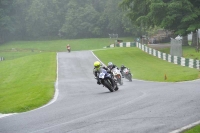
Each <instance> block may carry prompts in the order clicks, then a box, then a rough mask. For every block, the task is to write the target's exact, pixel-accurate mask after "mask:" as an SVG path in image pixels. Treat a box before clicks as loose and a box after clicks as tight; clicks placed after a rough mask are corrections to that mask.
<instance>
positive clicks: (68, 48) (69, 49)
mask: <svg viewBox="0 0 200 133" xmlns="http://www.w3.org/2000/svg"><path fill="white" fill-rule="evenodd" d="M67 51H68V52H70V51H71V47H70V45H69V44H67Z"/></svg>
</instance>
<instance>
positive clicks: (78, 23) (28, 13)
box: [0, 0, 135, 42]
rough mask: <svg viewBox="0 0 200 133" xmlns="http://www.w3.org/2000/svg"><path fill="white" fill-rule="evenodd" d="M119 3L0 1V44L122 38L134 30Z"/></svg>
mask: <svg viewBox="0 0 200 133" xmlns="http://www.w3.org/2000/svg"><path fill="white" fill-rule="evenodd" d="M119 2H121V0H0V42H4V41H5V40H11V39H18V40H25V39H26V40H27V39H44V38H47V37H51V38H52V37H62V38H88V37H109V35H108V34H112V33H114V34H119V36H125V35H130V34H133V31H135V30H134V28H133V26H132V25H131V24H130V23H129V21H128V20H127V18H126V17H125V12H122V11H121V9H120V8H119V6H118V4H119Z"/></svg>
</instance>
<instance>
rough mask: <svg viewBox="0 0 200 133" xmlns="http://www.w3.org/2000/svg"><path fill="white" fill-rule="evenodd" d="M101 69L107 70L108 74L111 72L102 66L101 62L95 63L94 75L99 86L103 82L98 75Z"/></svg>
mask: <svg viewBox="0 0 200 133" xmlns="http://www.w3.org/2000/svg"><path fill="white" fill-rule="evenodd" d="M101 69H105V70H106V71H107V72H109V69H108V68H107V67H106V66H102V65H101V63H100V62H99V61H95V62H94V69H93V74H94V76H95V78H96V79H97V84H99V85H100V84H101V82H100V81H99V77H98V73H100V70H101Z"/></svg>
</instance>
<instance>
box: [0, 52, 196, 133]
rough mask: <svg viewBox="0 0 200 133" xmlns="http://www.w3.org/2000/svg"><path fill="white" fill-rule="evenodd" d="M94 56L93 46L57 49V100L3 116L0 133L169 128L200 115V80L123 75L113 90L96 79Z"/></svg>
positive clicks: (140, 132)
mask: <svg viewBox="0 0 200 133" xmlns="http://www.w3.org/2000/svg"><path fill="white" fill-rule="evenodd" d="M96 60H97V58H96V57H95V56H94V55H93V54H92V52H91V51H72V52H71V53H67V52H60V53H58V90H59V94H58V97H57V100H56V101H55V102H53V103H52V104H50V105H48V106H45V107H43V108H39V109H36V110H33V111H29V112H25V113H19V114H15V115H10V116H7V117H3V118H1V119H0V133H169V132H171V131H174V130H176V129H179V128H181V127H184V126H186V125H189V124H191V123H194V122H196V121H199V120H200V87H199V84H200V80H195V81H188V82H179V83H165V82H148V81H141V80H134V79H133V82H129V81H128V80H126V79H124V84H123V85H122V86H119V91H116V92H112V93H111V92H109V90H108V89H106V88H104V87H103V86H101V85H97V84H96V80H95V79H94V76H93V73H92V70H93V63H94V61H96ZM132 73H133V74H134V71H133V70H132Z"/></svg>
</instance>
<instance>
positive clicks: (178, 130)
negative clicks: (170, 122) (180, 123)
mask: <svg viewBox="0 0 200 133" xmlns="http://www.w3.org/2000/svg"><path fill="white" fill-rule="evenodd" d="M198 124H200V121H197V122H194V123H192V124H190V125H187V126H185V127H182V128H180V129H177V130H174V131H172V132H169V133H180V132H182V131H184V130H187V129H190V128H192V127H194V126H196V125H198Z"/></svg>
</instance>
